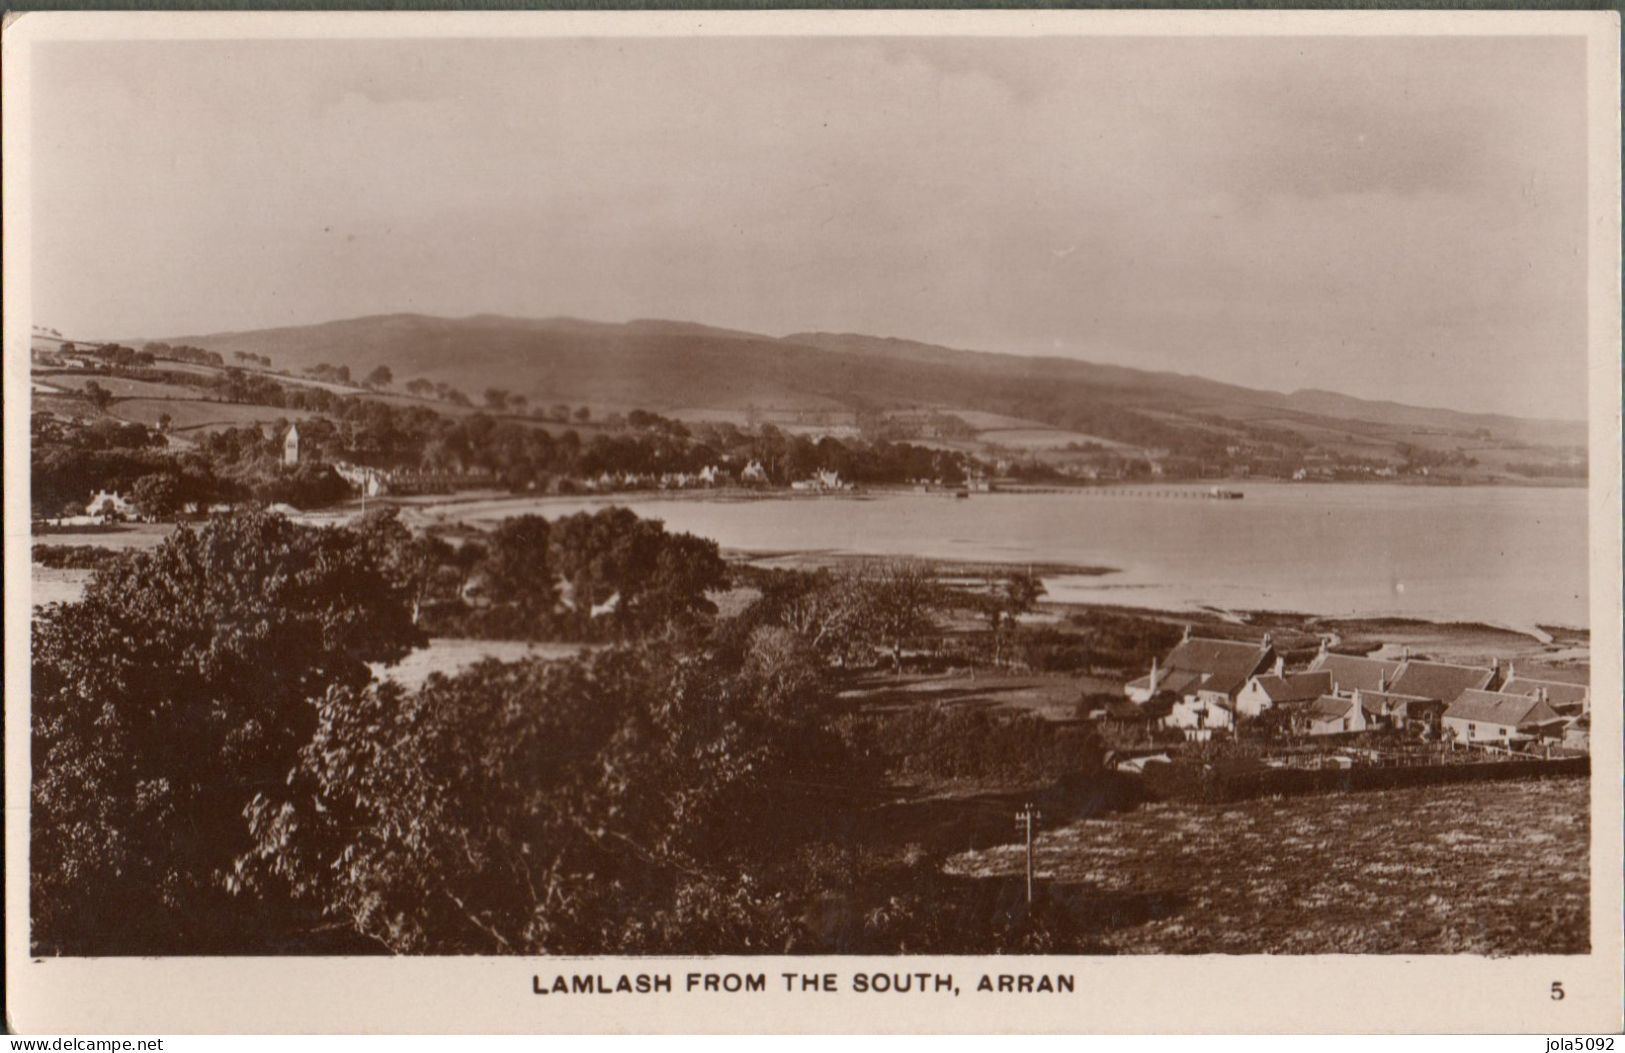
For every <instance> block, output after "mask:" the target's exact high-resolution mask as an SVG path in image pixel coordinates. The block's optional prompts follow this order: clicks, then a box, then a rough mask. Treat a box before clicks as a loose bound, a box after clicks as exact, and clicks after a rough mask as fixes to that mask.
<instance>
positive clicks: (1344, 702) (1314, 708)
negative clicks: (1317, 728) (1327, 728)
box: [1306, 695, 1354, 720]
mask: <svg viewBox="0 0 1625 1053" xmlns="http://www.w3.org/2000/svg"><path fill="white" fill-rule="evenodd" d="M1353 708H1354V699H1352V698H1337V697H1335V696H1333V695H1322V696H1321V697H1320V698H1317V699H1315V700H1314V702H1313V703H1311V704H1310V706H1309V708H1308V709H1307V710H1306V712H1307V713H1308V714H1309V719H1310V720H1341V719H1342V718H1343V717H1346V716H1348V715H1349V711H1350V710H1352V709H1353Z"/></svg>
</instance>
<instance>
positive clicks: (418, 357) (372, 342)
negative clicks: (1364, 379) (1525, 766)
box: [163, 314, 1585, 450]
mask: <svg viewBox="0 0 1625 1053" xmlns="http://www.w3.org/2000/svg"><path fill="white" fill-rule="evenodd" d="M163 339H165V340H166V341H167V342H169V343H185V344H192V345H196V346H199V347H204V348H208V349H209V350H213V351H219V352H221V353H222V354H225V355H227V356H228V357H229V355H230V353H231V352H234V351H243V352H249V353H253V354H262V355H268V356H269V357H270V358H271V360H272V362H273V364H274V366H275V367H276V368H278V369H285V370H290V371H299V370H302V369H305V368H307V367H310V366H314V365H316V364H318V363H324V362H325V363H330V364H333V365H347V366H349V368H350V369H351V371H352V373H354V374H356V375H358V376H359V375H362V374H364V373H366V372H367V371H368V370H371V369H372V368H374V367H375V366H378V365H387V366H389V368H390V369H391V371H392V372H393V373H394V375H395V378H396V383H397V385H398V384H400V383H403V382H404V381H406V380H409V379H412V378H416V377H423V378H426V379H428V380H431V381H443V382H446V383H449V384H452V385H454V386H456V387H458V388H461V389H463V390H464V391H466V392H468V393H469V394H470V395H472V396H474V397H475V398H476V399H478V397H479V394H480V393H481V392H482V391H483V390H484V389H485V388H487V387H501V388H505V389H507V390H510V391H513V392H517V393H520V394H523V395H525V396H527V397H528V398H529V399H530V400H531V401H532V403H546V402H551V401H560V402H569V403H587V404H590V405H594V406H601V407H610V408H631V407H642V408H646V409H650V410H656V411H664V412H671V411H678V410H683V411H696V410H713V411H733V412H737V411H741V410H747V409H752V408H754V409H757V410H763V411H781V412H782V411H830V410H846V411H857V412H862V411H885V410H901V409H911V408H936V409H943V410H948V411H953V410H960V411H976V412H980V413H991V414H1001V415H1005V416H1008V417H1012V418H1019V419H1023V420H1029V421H1034V422H1041V423H1043V424H1046V425H1049V426H1052V427H1055V428H1062V429H1069V430H1070V431H1073V432H1078V433H1082V434H1084V435H1096V436H1101V437H1104V438H1109V439H1114V440H1118V441H1122V442H1126V443H1130V444H1133V445H1138V446H1142V447H1155V448H1164V449H1173V450H1180V449H1187V448H1193V447H1196V446H1206V447H1211V446H1212V445H1213V444H1214V443H1220V444H1223V443H1225V442H1233V441H1257V440H1259V439H1260V437H1261V436H1262V437H1265V438H1270V437H1273V439H1274V440H1277V441H1281V442H1300V443H1303V444H1309V443H1327V442H1330V443H1333V444H1335V443H1348V444H1352V446H1353V447H1357V448H1365V447H1373V448H1375V447H1382V446H1387V447H1390V448H1392V447H1393V446H1394V444H1397V443H1404V442H1409V441H1412V439H1413V438H1414V437H1415V436H1418V435H1420V436H1428V435H1430V434H1431V435H1447V436H1455V437H1472V436H1474V435H1475V433H1477V434H1478V437H1480V438H1493V439H1494V440H1496V441H1500V442H1520V443H1541V444H1550V445H1583V444H1584V442H1585V429H1584V425H1583V424H1581V423H1578V422H1569V421H1526V420H1521V419H1518V418H1511V417H1501V416H1493V415H1481V414H1467V413H1459V412H1455V411H1451V410H1442V409H1428V408H1422V407H1413V406H1404V405H1400V404H1397V403H1390V402H1373V401H1366V400H1362V399H1356V398H1352V397H1349V396H1345V395H1338V394H1334V393H1330V392H1321V391H1299V392H1294V393H1291V394H1285V393H1281V392H1274V391H1261V390H1254V389H1250V388H1245V387H1240V386H1237V385H1233V384H1223V383H1219V382H1217V381H1213V380H1207V379H1204V378H1201V377H1192V376H1182V375H1179V374H1172V373H1159V372H1150V371H1145V370H1138V369H1131V368H1127V367H1123V366H1109V365H1101V364H1098V363H1091V362H1083V361H1078V360H1075V359H1064V358H1047V357H1021V356H1014V355H1004V354H994V353H990V352H977V351H963V350H956V349H951V348H946V347H938V346H935V345H931V344H922V343H917V342H913V341H907V340H895V339H883V338H877V337H872V336H863V335H858V334H837V333H797V334H794V335H792V336H788V337H783V338H778V337H771V336H765V335H761V334H756V333H747V332H739V331H736V330H728V329H716V328H711V327H708V326H703V325H697V324H694V323H688V322H670V321H655V320H646V321H636V322H630V323H626V324H610V323H602V322H590V321H582V320H578V319H570V318H544V319H525V318H509V317H503V316H497V315H476V316H473V317H469V318H438V317H430V316H426V315H415V314H396V315H381V316H374V317H367V318H355V319H349V320H345V321H337V322H328V323H325V324H321V325H310V326H295V327H288V328H280V329H263V330H255V331H250V332H234V333H206V334H197V335H186V336H171V337H165V338H163ZM1294 437H1295V438H1294Z"/></svg>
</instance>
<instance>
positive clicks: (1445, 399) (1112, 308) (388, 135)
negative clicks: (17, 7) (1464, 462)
mask: <svg viewBox="0 0 1625 1053" xmlns="http://www.w3.org/2000/svg"><path fill="white" fill-rule="evenodd" d="M35 70H36V77H35V81H34V92H35V103H34V106H35V109H34V136H35V140H34V150H35V165H36V167H35V172H34V187H35V202H34V204H35V210H34V235H35V245H34V264H35V269H34V275H33V277H34V312H35V313H34V320H35V322H36V323H38V324H43V325H48V326H53V327H55V328H58V329H60V330H62V331H63V332H65V333H67V334H68V335H70V336H73V335H79V336H84V337H107V336H118V337H133V336H166V335H177V334H182V333H198V332H208V331H216V330H224V329H249V328H259V327H263V326H274V325H293V324H303V323H308V322H319V321H328V320H332V319H336V318H347V317H353V316H357V315H365V314H377V313H385V312H394V311H418V312H424V313H430V314H445V315H466V314H473V313H477V312H499V313H504V314H514V315H524V316H549V315H572V316H577V317H583V318H594V319H601V320H606V321H620V320H626V319H631V318H639V317H645V318H647V317H658V318H675V319H685V320H692V321H698V322H705V323H708V324H712V325H720V326H728V327H736V328H743V329H750V330H755V331H759V332H766V333H773V334H784V333H790V332H794V331H798V330H804V329H826V330H842V331H857V332H864V333H871V334H876V335H887V336H902V337H910V338H915V339H921V340H929V341H934V342H940V343H945V344H949V345H952V346H956V347H967V348H976V349H982V350H992V351H1011V352H1024V353H1045V354H1055V355H1065V356H1073V357H1079V358H1088V359H1093V360H1097V361H1105V362H1115V363H1122V364H1126V365H1133V366H1140V367H1143V368H1150V369H1168V370H1175V371H1179V372H1185V373H1195V374H1200V375H1205V376H1211V377H1215V378H1219V379H1222V380H1229V381H1234V382H1238V383H1242V384H1247V385H1250V386H1257V387H1268V388H1276V389H1281V390H1292V389H1295V388H1299V387H1322V388H1330V389H1333V390H1339V391H1345V392H1348V393H1350V394H1356V395H1361V396H1366V397H1375V398H1389V399H1394V400H1398V401H1403V402H1410V403H1418V404H1429V405H1442V406H1451V407H1456V408H1462V409H1473V410H1495V411H1504V412H1512V413H1518V414H1522V415H1529V416H1563V417H1576V418H1577V417H1582V416H1584V414H1585V360H1586V349H1585V286H1586V281H1585V275H1586V271H1585V268H1586V253H1585V231H1584V216H1585V212H1584V203H1585V165H1586V158H1585V114H1584V109H1585V107H1584V92H1585V85H1584V54H1583V50H1582V44H1581V42H1580V41H1579V40H1578V39H1577V38H1576V39H1567V40H1565V39H1555V38H1545V39H1536V38H1531V39H1517V38H1500V39H1495V38H1477V39H1447V38H1419V39H1414V40H1403V39H1395V38H1369V39H1324V38H1322V39H1206V40H1202V39H1179V40H1175V39H1162V40H1155V39H1133V38H1118V39H1093V40H1090V39H1078V38H1072V39H1048V40H1032V39H1027V40H1022V39H1006V40H983V41H975V40H944V39H919V38H915V39H891V40H881V39H873V38H870V39H818V40H806V39H803V40H795V39H767V40H741V39H703V40H702V39H687V40H638V41H631V40H628V41H612V40H598V41H582V40H574V41H572V40H556V41H538V40H527V41H512V42H500V41H457V42H443V43H442V42H432V41H417V42H408V41H400V42H376V43H373V42H349V41H346V42H324V43H311V42H292V41H290V42H277V43H252V42H245V43H231V42H225V43H216V42H158V43H141V44H83V43H53V44H46V45H41V46H40V47H39V48H37V49H36V51H35Z"/></svg>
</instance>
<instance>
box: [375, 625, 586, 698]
mask: <svg viewBox="0 0 1625 1053" xmlns="http://www.w3.org/2000/svg"><path fill="white" fill-rule="evenodd" d="M588 649H589V648H588V646H587V645H586V644H565V643H527V642H525V641H524V640H455V639H451V638H449V637H435V638H434V639H432V640H430V641H429V646H427V647H422V648H419V649H418V650H416V651H413V652H412V653H411V654H409V655H407V656H406V657H405V658H403V659H401V660H400V661H399V662H397V663H396V664H394V665H392V666H388V667H384V666H374V667H373V673H374V675H376V676H380V677H387V678H388V679H390V680H394V681H395V682H396V683H398V684H400V685H401V686H402V687H406V688H409V689H413V690H415V689H417V688H419V687H422V686H423V682H424V681H425V680H427V679H429V677H430V676H431V675H432V674H434V673H444V674H445V675H446V676H455V675H456V674H457V673H460V672H462V671H463V670H464V669H467V668H468V667H469V666H471V665H473V664H474V663H475V662H479V661H482V660H483V659H486V658H495V659H496V660H497V661H499V662H518V661H522V660H524V659H527V658H544V659H549V660H551V659H555V658H571V657H573V656H575V655H577V654H580V653H581V652H582V651H584V650H588Z"/></svg>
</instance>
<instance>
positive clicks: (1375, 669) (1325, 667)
mask: <svg viewBox="0 0 1625 1053" xmlns="http://www.w3.org/2000/svg"><path fill="white" fill-rule="evenodd" d="M1403 665H1404V663H1403V662H1396V661H1391V660H1388V659H1381V658H1362V657H1360V656H1358V655H1350V654H1333V653H1331V652H1330V651H1328V650H1327V649H1326V641H1325V640H1322V641H1321V642H1320V653H1319V654H1318V655H1316V656H1315V660H1314V661H1313V662H1310V663H1309V671H1310V672H1311V673H1329V674H1330V675H1331V678H1332V687H1331V691H1330V692H1329V694H1333V695H1339V696H1342V697H1344V698H1351V697H1353V695H1354V692H1356V691H1386V690H1388V686H1389V685H1390V684H1392V683H1393V682H1394V680H1395V679H1396V678H1397V677H1398V676H1399V670H1400V668H1401V666H1403Z"/></svg>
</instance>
